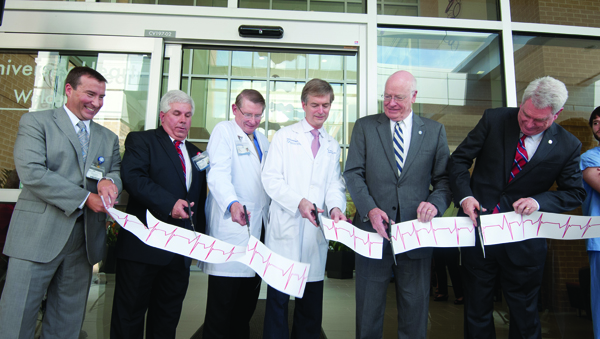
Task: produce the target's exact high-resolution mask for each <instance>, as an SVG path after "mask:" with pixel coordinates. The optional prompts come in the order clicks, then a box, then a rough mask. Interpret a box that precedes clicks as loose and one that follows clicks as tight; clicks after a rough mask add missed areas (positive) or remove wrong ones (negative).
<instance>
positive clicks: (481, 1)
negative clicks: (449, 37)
mask: <svg viewBox="0 0 600 339" xmlns="http://www.w3.org/2000/svg"><path fill="white" fill-rule="evenodd" d="M377 14H385V15H405V16H424V17H433V18H458V19H477V20H498V19H499V18H498V0H469V1H463V0H448V1H439V0H377Z"/></svg>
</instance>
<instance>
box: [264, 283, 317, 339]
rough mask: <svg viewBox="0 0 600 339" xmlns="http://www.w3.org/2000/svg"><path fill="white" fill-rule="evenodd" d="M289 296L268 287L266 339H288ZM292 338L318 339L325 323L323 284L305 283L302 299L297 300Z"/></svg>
mask: <svg viewBox="0 0 600 339" xmlns="http://www.w3.org/2000/svg"><path fill="white" fill-rule="evenodd" d="M289 301H290V296H289V295H287V294H285V293H282V292H279V291H278V290H276V289H274V288H272V287H271V286H269V287H268V288H267V307H266V310H265V324H264V330H263V339H283V338H288V337H289V333H290V332H289V327H288V304H289ZM294 304H295V307H294V324H293V325H292V336H291V338H293V339H296V338H297V339H318V338H319V337H320V336H321V322H322V320H323V281H314V282H308V283H306V287H305V289H304V295H303V296H302V298H296V299H295V303H294Z"/></svg>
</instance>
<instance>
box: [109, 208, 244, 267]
mask: <svg viewBox="0 0 600 339" xmlns="http://www.w3.org/2000/svg"><path fill="white" fill-rule="evenodd" d="M113 217H114V216H113ZM120 219H123V218H120ZM130 222H131V223H134V222H132V221H129V220H128V219H127V216H125V222H124V223H123V224H122V225H123V227H125V228H127V224H128V223H130ZM135 224H138V225H142V226H144V227H146V226H145V225H144V224H142V223H137V222H135ZM155 232H156V235H157V236H164V237H167V238H168V239H167V242H166V243H165V246H163V248H166V247H167V245H168V244H169V242H170V241H171V239H173V238H175V237H177V238H181V239H184V240H186V241H187V243H188V244H191V243H194V246H192V250H191V251H190V252H189V255H190V256H191V255H192V253H194V251H195V250H196V247H198V246H202V248H204V249H205V250H206V249H208V253H207V254H206V256H205V257H204V260H205V261H206V260H207V259H208V257H210V255H211V254H213V253H218V252H220V254H221V255H222V256H227V258H226V259H225V261H228V260H229V259H230V258H231V256H232V255H234V254H236V252H234V250H235V246H234V247H232V248H231V249H230V250H228V251H226V250H221V249H217V248H214V246H215V242H216V241H212V242H211V243H204V242H201V241H200V238H202V236H203V235H204V234H201V233H199V234H198V236H196V237H193V238H191V239H190V238H188V237H185V236H182V235H179V234H175V232H177V228H175V229H174V230H173V231H172V232H170V233H169V232H168V231H167V230H164V229H161V228H159V227H158V223H157V224H156V225H154V226H153V227H151V228H150V233H149V234H148V237H147V238H146V241H148V240H149V239H150V237H152V235H154V234H155ZM161 233H162V234H161ZM237 253H244V252H237Z"/></svg>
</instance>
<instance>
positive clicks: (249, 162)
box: [203, 89, 269, 339]
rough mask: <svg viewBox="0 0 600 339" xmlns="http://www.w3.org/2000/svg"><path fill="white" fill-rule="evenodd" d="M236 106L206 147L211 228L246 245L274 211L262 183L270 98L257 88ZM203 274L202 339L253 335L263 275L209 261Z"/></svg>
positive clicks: (228, 239) (244, 94)
mask: <svg viewBox="0 0 600 339" xmlns="http://www.w3.org/2000/svg"><path fill="white" fill-rule="evenodd" d="M231 109H232V111H233V115H234V116H235V119H234V120H233V121H223V122H220V123H219V124H217V126H215V128H214V130H213V133H212V135H211V136H210V140H209V142H208V146H207V149H206V150H207V151H208V154H209V157H210V169H209V170H208V173H207V181H208V188H209V194H208V199H207V200H206V209H205V210H206V228H207V231H208V232H207V233H208V234H209V235H210V236H212V237H215V238H217V239H219V240H222V241H225V242H227V243H230V244H233V245H238V246H246V245H247V244H248V239H249V237H250V234H252V235H253V236H254V237H256V238H258V239H260V236H261V231H262V228H263V223H264V225H266V221H267V212H268V210H269V197H268V196H267V194H266V193H265V190H264V189H263V185H262V182H261V170H262V167H263V164H264V162H265V159H266V158H267V152H268V149H269V141H268V140H267V138H266V137H265V136H264V134H262V133H260V132H259V131H257V130H256V128H257V127H258V125H259V124H260V121H261V119H262V117H263V111H264V109H265V99H264V98H263V96H262V95H261V94H260V93H259V92H258V91H256V90H253V89H245V90H243V91H242V92H241V93H240V94H239V95H238V96H237V98H236V100H235V104H233V105H231ZM244 206H246V209H247V212H248V218H249V221H250V225H248V224H247V223H246V218H245V214H244ZM204 272H206V273H207V274H209V278H208V292H207V293H208V298H207V303H206V317H205V320H204V333H203V338H211V339H212V338H235V339H238V338H240V339H244V338H249V335H250V332H249V325H248V324H249V321H250V319H251V318H252V314H253V313H254V309H255V308H256V301H257V299H258V294H259V292H260V282H261V279H260V277H259V276H258V275H256V274H255V273H254V271H253V270H252V269H251V268H249V267H248V266H245V265H243V264H241V263H237V262H231V263H225V264H209V263H205V264H204Z"/></svg>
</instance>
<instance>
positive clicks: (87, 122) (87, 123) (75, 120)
mask: <svg viewBox="0 0 600 339" xmlns="http://www.w3.org/2000/svg"><path fill="white" fill-rule="evenodd" d="M63 108H64V109H65V112H67V115H68V116H69V119H70V120H71V123H72V124H73V128H75V133H77V132H79V127H77V123H78V122H79V121H83V124H84V125H85V129H86V130H87V133H88V134H90V120H79V118H78V117H77V116H76V115H75V114H73V112H71V110H69V109H68V108H67V105H63Z"/></svg>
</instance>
